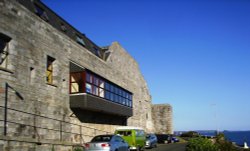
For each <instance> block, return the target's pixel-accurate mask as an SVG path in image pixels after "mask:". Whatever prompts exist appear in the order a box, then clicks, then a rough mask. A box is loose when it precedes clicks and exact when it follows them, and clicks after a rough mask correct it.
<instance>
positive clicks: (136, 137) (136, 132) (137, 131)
mask: <svg viewBox="0 0 250 151" xmlns="http://www.w3.org/2000/svg"><path fill="white" fill-rule="evenodd" d="M115 134H117V135H120V136H121V137H122V138H123V139H124V140H125V141H126V142H127V143H128V144H129V146H130V149H131V150H143V149H144V148H145V143H146V134H145V132H144V130H143V129H142V128H138V127H130V126H123V127H118V128H117V129H116V131H115Z"/></svg>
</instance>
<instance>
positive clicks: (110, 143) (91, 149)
mask: <svg viewBox="0 0 250 151" xmlns="http://www.w3.org/2000/svg"><path fill="white" fill-rule="evenodd" d="M85 151H129V145H128V143H126V142H125V141H124V139H123V138H122V137H120V136H118V135H98V136H95V137H94V138H93V139H92V140H91V141H90V142H89V143H86V144H85Z"/></svg>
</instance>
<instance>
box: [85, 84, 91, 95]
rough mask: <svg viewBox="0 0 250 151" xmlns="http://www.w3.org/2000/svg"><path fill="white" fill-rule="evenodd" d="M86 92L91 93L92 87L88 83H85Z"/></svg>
mask: <svg viewBox="0 0 250 151" xmlns="http://www.w3.org/2000/svg"><path fill="white" fill-rule="evenodd" d="M86 92H87V93H92V85H91V84H89V83H86Z"/></svg>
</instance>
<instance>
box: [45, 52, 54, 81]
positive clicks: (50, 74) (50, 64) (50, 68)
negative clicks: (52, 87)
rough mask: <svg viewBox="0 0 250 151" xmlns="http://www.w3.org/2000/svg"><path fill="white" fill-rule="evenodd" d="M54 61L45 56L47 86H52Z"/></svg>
mask: <svg viewBox="0 0 250 151" xmlns="http://www.w3.org/2000/svg"><path fill="white" fill-rule="evenodd" d="M54 61H55V59H54V58H52V57H50V56H47V67H46V68H47V71H46V81H47V83H48V84H53V72H54V71H53V64H54Z"/></svg>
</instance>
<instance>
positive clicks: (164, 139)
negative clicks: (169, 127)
mask: <svg viewBox="0 0 250 151" xmlns="http://www.w3.org/2000/svg"><path fill="white" fill-rule="evenodd" d="M156 137H157V140H158V143H161V144H167V143H170V142H171V135H168V134H156Z"/></svg>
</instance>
